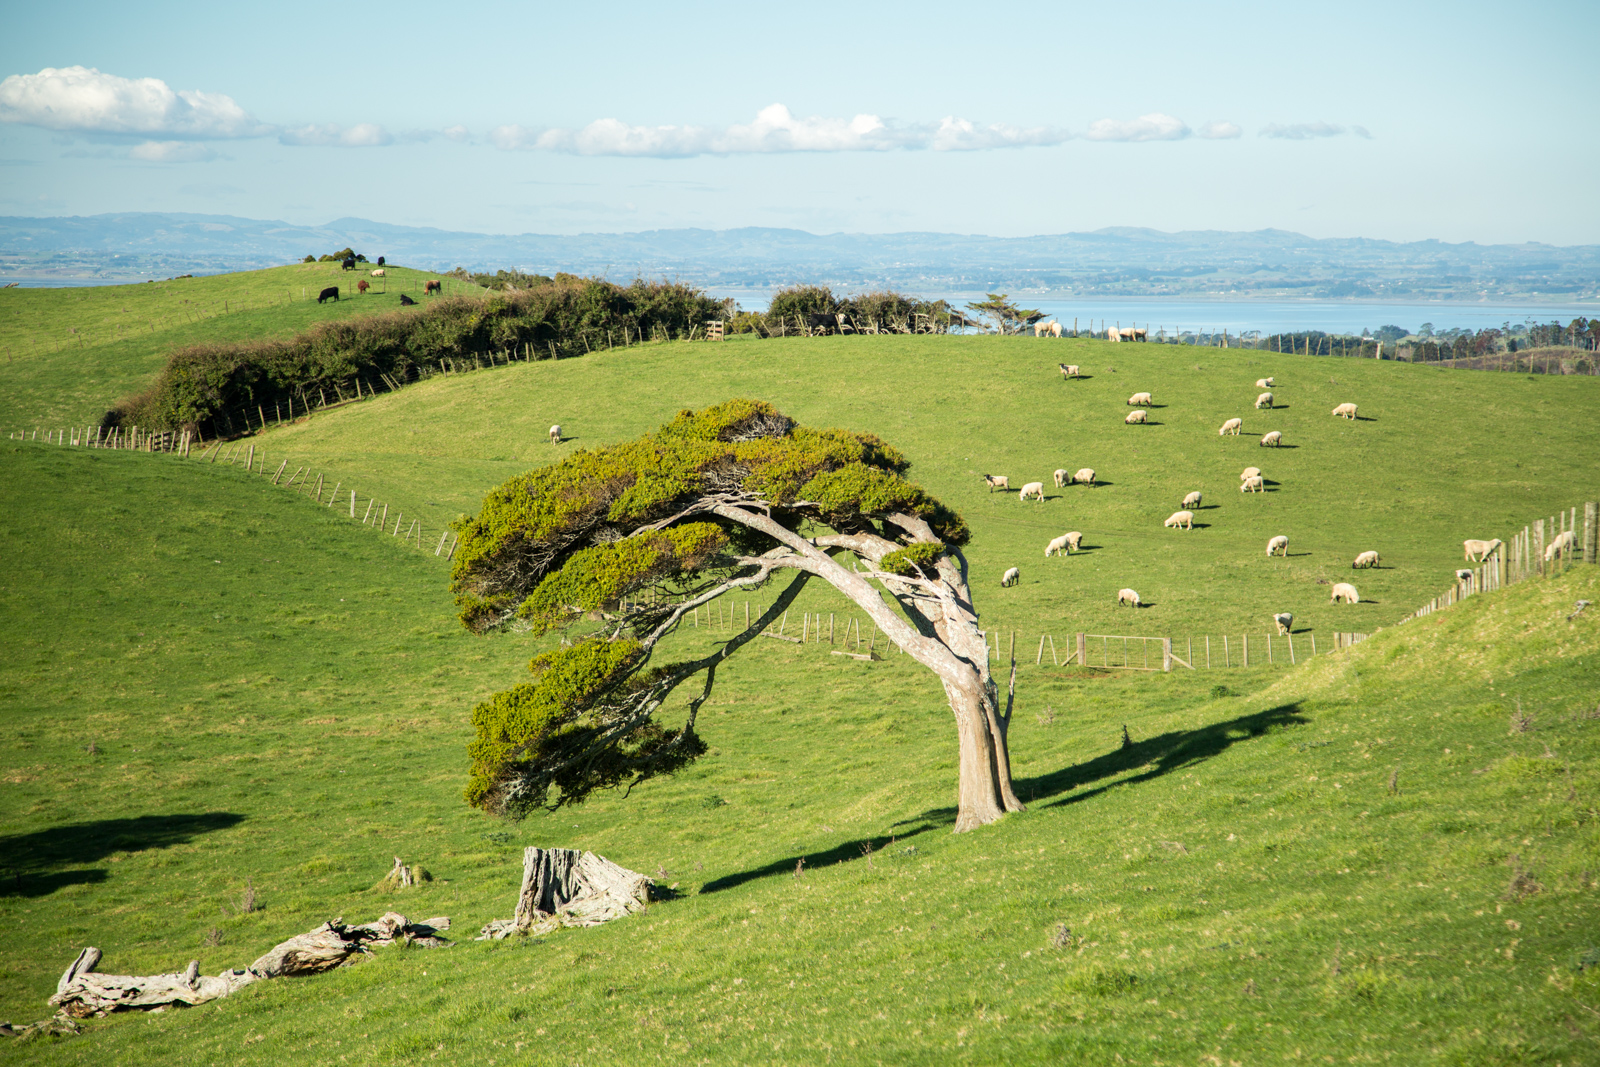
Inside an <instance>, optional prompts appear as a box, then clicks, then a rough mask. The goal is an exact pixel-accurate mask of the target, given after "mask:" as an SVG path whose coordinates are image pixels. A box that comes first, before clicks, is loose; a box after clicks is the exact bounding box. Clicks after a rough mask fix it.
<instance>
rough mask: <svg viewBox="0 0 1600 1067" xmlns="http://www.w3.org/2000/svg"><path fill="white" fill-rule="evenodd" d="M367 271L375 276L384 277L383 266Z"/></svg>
mask: <svg viewBox="0 0 1600 1067" xmlns="http://www.w3.org/2000/svg"><path fill="white" fill-rule="evenodd" d="M367 273H369V274H371V275H372V276H373V277H374V278H382V277H383V268H382V267H379V268H378V269H377V270H374V271H368V272H367Z"/></svg>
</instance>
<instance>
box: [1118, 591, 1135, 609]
mask: <svg viewBox="0 0 1600 1067" xmlns="http://www.w3.org/2000/svg"><path fill="white" fill-rule="evenodd" d="M1124 604H1127V605H1128V606H1129V607H1133V608H1136V607H1138V606H1139V594H1138V593H1135V592H1134V591H1133V590H1132V589H1118V590H1117V607H1119V608H1120V607H1122V605H1124Z"/></svg>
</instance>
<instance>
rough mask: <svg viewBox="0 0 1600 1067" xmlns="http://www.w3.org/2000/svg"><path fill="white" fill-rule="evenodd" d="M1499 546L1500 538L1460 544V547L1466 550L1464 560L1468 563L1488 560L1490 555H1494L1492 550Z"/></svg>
mask: <svg viewBox="0 0 1600 1067" xmlns="http://www.w3.org/2000/svg"><path fill="white" fill-rule="evenodd" d="M1501 544H1502V542H1501V540H1500V538H1498V537H1496V538H1495V539H1494V540H1492V541H1463V542H1461V547H1462V548H1463V549H1465V550H1466V560H1467V562H1468V563H1482V562H1483V561H1484V560H1486V559H1488V558H1489V557H1490V555H1492V554H1493V553H1494V550H1495V549H1497V548H1499V547H1500V545H1501Z"/></svg>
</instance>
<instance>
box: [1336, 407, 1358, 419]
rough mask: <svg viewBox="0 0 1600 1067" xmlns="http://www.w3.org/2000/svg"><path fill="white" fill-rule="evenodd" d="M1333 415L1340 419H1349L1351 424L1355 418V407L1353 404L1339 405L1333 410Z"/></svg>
mask: <svg viewBox="0 0 1600 1067" xmlns="http://www.w3.org/2000/svg"><path fill="white" fill-rule="evenodd" d="M1333 413H1334V414H1335V415H1337V416H1339V417H1340V418H1341V419H1349V420H1350V421H1351V422H1354V421H1355V418H1356V406H1355V405H1354V404H1340V405H1339V406H1338V407H1336V408H1334V409H1333Z"/></svg>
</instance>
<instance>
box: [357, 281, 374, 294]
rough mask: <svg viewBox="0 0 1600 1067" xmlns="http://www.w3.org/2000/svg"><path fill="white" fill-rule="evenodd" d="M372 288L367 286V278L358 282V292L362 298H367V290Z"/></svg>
mask: <svg viewBox="0 0 1600 1067" xmlns="http://www.w3.org/2000/svg"><path fill="white" fill-rule="evenodd" d="M371 288H372V286H370V285H368V284H367V280H366V279H365V278H362V279H361V280H360V281H359V282H356V292H358V293H360V294H361V295H362V296H366V295H367V290H368V289H371Z"/></svg>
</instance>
